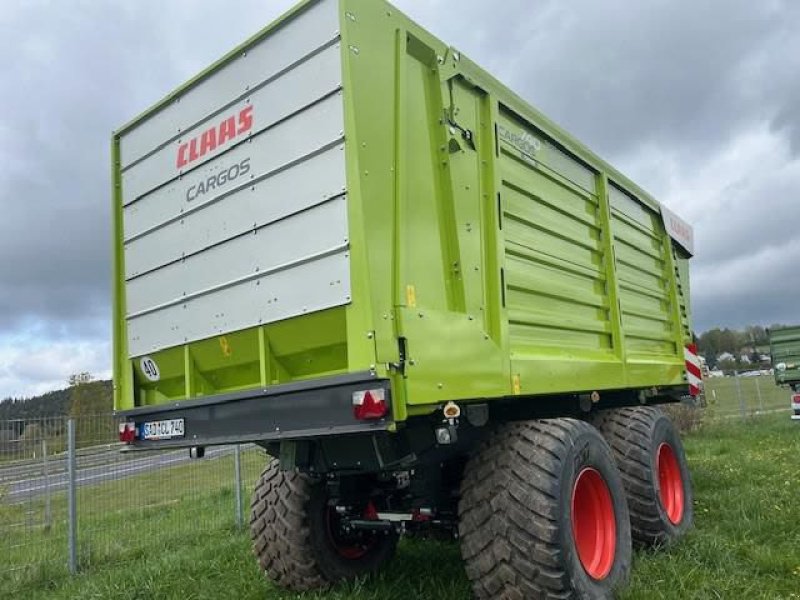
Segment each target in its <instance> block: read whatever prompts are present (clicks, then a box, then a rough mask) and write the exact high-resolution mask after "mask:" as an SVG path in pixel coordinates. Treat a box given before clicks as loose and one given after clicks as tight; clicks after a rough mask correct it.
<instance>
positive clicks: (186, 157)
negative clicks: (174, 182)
mask: <svg viewBox="0 0 800 600" xmlns="http://www.w3.org/2000/svg"><path fill="white" fill-rule="evenodd" d="M252 128H253V107H252V106H246V107H244V108H243V109H242V110H240V111H239V113H238V114H236V115H231V116H230V117H228V118H227V119H225V120H223V121H222V122H221V123H220V124H219V125H215V126H214V127H211V128H210V129H206V130H205V131H204V132H203V133H201V134H200V135H198V136H196V137H194V138H192V139H191V140H189V141H188V142H184V143H182V144H181V145H180V146H178V158H177V161H176V164H177V167H178V168H179V169H182V168H183V167H185V166H186V165H188V164H190V163H193V162H194V161H196V160H198V159H200V158H202V157H203V156H205V155H206V154H208V153H209V152H213V151H214V150H216V149H217V148H219V147H220V146H222V145H223V144H226V143H228V142H230V141H231V140H233V139H235V138H237V137H238V136H240V135H242V134H245V133H247V132H248V131H250V130H251V129H252Z"/></svg>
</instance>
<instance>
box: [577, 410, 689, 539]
mask: <svg viewBox="0 0 800 600" xmlns="http://www.w3.org/2000/svg"><path fill="white" fill-rule="evenodd" d="M592 422H593V423H594V425H595V426H596V427H597V428H598V429H599V430H600V432H601V433H602V434H603V436H604V437H605V438H606V441H607V442H608V444H609V445H610V446H611V449H612V451H613V452H614V458H615V459H616V461H617V467H618V468H619V471H620V473H621V474H622V483H623V485H624V486H625V493H626V495H627V497H628V510H629V511H630V514H631V533H632V535H633V539H634V541H635V542H636V543H637V544H639V545H643V546H653V545H663V544H668V543H670V542H673V541H675V540H677V539H678V538H680V537H681V536H683V535H684V534H685V533H686V532H687V531H688V530H689V529H690V528H691V526H692V520H693V518H694V511H693V510H692V507H693V493H692V481H691V476H690V473H689V465H688V464H687V462H686V453H685V452H684V450H683V443H682V442H681V437H680V434H679V433H678V431H677V429H676V428H675V426H674V425H673V423H672V421H671V420H670V418H669V417H668V416H667V415H666V414H664V412H663V411H661V410H660V409H659V408H657V407H654V406H637V407H630V408H617V409H611V410H604V411H602V412H600V413H598V414H597V415H596V416H595V417H594V418H593V421H592ZM662 444H666V445H667V446H668V447H669V448H670V449H671V453H672V455H673V458H674V460H675V463H676V465H675V466H677V471H676V472H674V473H675V475H676V476H677V474H679V476H680V481H679V482H678V481H677V480H674V479H673V480H672V481H671V483H670V482H669V481H667V482H666V483H667V485H666V486H664V487H663V488H662V485H661V481H660V478H659V473H660V472H661V473H662V474H663V471H664V469H663V468H662V469H661V470H660V469H659V465H660V464H661V463H665V464H666V461H668V460H669V458H668V457H667V456H666V455H665V454H661V456H662V457H666V458H665V460H664V461H659V456H660V449H661V448H662ZM661 452H664V451H663V450H662V451H661ZM678 484H680V487H681V488H682V489H681V490H680V491H681V493H682V496H683V498H682V502H681V504H682V510H677V507H676V500H675V493H674V492H676V491H677V490H673V493H672V494H670V493H668V488H670V487H672V488H675V487H676V486H677V485H678ZM662 490H663V491H664V495H662ZM665 498H667V501H666V503H667V504H669V505H670V506H669V507H668V506H666V505H665V500H664V499H665ZM670 498H671V501H670ZM668 508H669V511H668Z"/></svg>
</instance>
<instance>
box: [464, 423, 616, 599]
mask: <svg viewBox="0 0 800 600" xmlns="http://www.w3.org/2000/svg"><path fill="white" fill-rule="evenodd" d="M587 473H595V474H597V477H599V478H600V480H601V481H602V482H603V483H604V484H605V486H606V489H607V491H608V496H607V499H608V505H607V507H608V509H609V511H613V520H614V522H615V524H616V527H615V528H614V529H615V531H614V532H613V534H612V535H610V539H611V540H613V544H614V548H613V550H612V552H611V553H610V562H609V563H608V564H610V566H607V573H605V575H603V576H602V577H597V578H595V577H592V576H591V575H590V574H589V572H587V568H585V567H584V565H583V562H582V560H581V556H580V551H579V549H578V547H577V543H576V535H577V534H576V533H574V532H573V518H574V516H575V515H577V514H578V512H579V511H578V510H576V511H575V515H574V514H573V504H574V503H573V499H574V497H576V496H577V495H578V494H576V493H575V488H576V483H577V482H578V481H579V479H580V480H581V481H583V476H585V475H586V474H587ZM592 477H594V475H592ZM582 512H585V511H582ZM579 518H580V517H579ZM459 534H460V538H461V553H462V556H463V558H464V561H465V563H466V570H467V576H468V577H469V579H470V581H471V582H472V587H473V590H474V592H475V596H476V597H477V598H479V599H485V598H501V599H508V600H510V599H515V600H516V599H519V600H522V599H525V598H592V599H594V598H613V596H614V591H615V590H616V589H618V588H619V587H621V586H622V585H624V583H625V582H626V581H627V578H628V575H629V573H630V566H631V536H630V523H629V521H628V508H627V505H626V503H625V492H624V490H623V488H622V482H621V481H620V476H619V474H618V473H617V469H616V466H615V465H614V459H613V457H612V455H611V451H610V449H609V448H608V445H607V444H606V442H605V441H604V440H603V438H602V437H601V435H600V434H599V432H598V431H597V430H596V429H595V428H594V427H592V426H591V425H589V424H588V423H584V422H582V421H578V420H575V419H549V420H541V421H528V422H522V423H512V424H507V425H504V426H501V427H500V428H498V429H497V430H496V431H495V432H494V433H493V434H492V435H491V436H490V437H489V439H488V440H487V441H485V442H484V443H483V444H482V445H481V447H480V448H479V450H478V451H477V453H476V454H475V455H474V456H473V457H472V458H471V459H470V461H469V462H468V463H467V467H466V469H465V474H464V479H463V481H462V485H461V500H460V503H459Z"/></svg>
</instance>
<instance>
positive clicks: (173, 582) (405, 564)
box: [0, 413, 800, 600]
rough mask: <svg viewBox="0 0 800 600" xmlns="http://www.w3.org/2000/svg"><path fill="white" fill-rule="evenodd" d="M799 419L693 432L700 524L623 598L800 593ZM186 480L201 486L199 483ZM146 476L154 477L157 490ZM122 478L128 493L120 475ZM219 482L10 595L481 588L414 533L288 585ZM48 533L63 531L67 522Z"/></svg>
mask: <svg viewBox="0 0 800 600" xmlns="http://www.w3.org/2000/svg"><path fill="white" fill-rule="evenodd" d="M799 425H800V423H792V422H790V420H789V418H788V415H787V414H785V413H777V414H769V415H766V416H760V417H757V418H753V419H747V420H745V421H739V420H722V421H717V422H714V423H712V424H710V425H706V426H705V427H704V428H703V429H701V430H700V431H698V432H695V433H693V434H690V435H688V436H687V438H686V446H687V451H688V455H689V461H690V463H691V467H692V471H693V476H694V481H695V491H696V503H695V512H696V528H695V529H694V530H693V531H692V532H691V534H690V535H689V536H688V537H687V538H686V539H685V540H684V541H683V542H682V543H680V544H678V545H676V546H674V547H672V548H669V549H666V550H661V551H658V552H654V551H638V552H637V553H636V555H635V559H634V571H633V575H632V580H631V584H630V586H629V588H628V589H627V590H625V591H624V592H623V593H622V594H621V597H622V598H624V599H626V600H632V599H639V598H697V599H705V598H737V599H751V598H765V599H779V598H786V599H789V598H800V520H798V519H797V515H796V512H797V509H796V505H797V502H798V501H800V469H799V468H798V457H800V427H798V426H799ZM249 460H258V458H257V457H255V458H250V459H249ZM250 466H251V467H256V466H257V465H254V464H253V465H250ZM192 468H195V467H193V466H192V467H185V466H184V467H176V468H175V469H172V471H176V472H177V473H174V476H176V477H181V476H183V477H188V475H186V474H181V473H180V471H181V470H186V469H192ZM226 468H227V467H226ZM249 472H251V471H250V470H248V473H249ZM198 476H199V475H198ZM136 479H140V480H144V479H145V478H142V477H139V478H136ZM140 483H141V485H142V486H144V487H142V488H141V489H139V490H137V498H140V499H141V498H143V497H144V496H146V495H147V494H148V493H150V494H151V495H154V494H155V492H156V491H157V490H158V489H159V488H158V486H157V485H156V484H155V483H152V484H146V483H144V482H143V481H141V482H140ZM185 483H187V484H188V483H191V485H190V486H189V487H191V488H192V489H195V490H196V489H202V488H199V487H198V486H197V485H196V484H197V483H198V482H196V481H192V482H189V481H188V480H186V481H185ZM201 483H202V482H201ZM106 485H111V484H104V485H103V486H95V488H93V492H91V493H94V494H95V495H96V497H95V501H96V502H98V503H99V502H104V501H108V502H111V501H112V499H111V497H110V496H109V497H107V498H106V500H101V498H102V497H103V494H104V493H105V492H104V491H103V489H102V488H103V487H104V486H106ZM126 485H130V482H129V483H128V484H126ZM147 485H151V486H152V487H151V489H150V491H149V492H148V488H147V487H146V486H147ZM113 486H117V492H115V493H119V488H118V486H119V484H113ZM113 486H112V487H113ZM212 488H213V489H212V490H211V491H209V492H206V493H204V494H202V495H196V494H195V495H193V496H178V497H177V498H176V499H173V500H172V501H170V502H167V503H164V501H163V491H162V492H161V493H160V494H159V495H157V497H158V498H159V499H160V500H159V501H158V502H156V503H154V504H152V505H149V506H148V505H147V501H146V499H145V500H142V503H143V506H142V507H141V508H140V509H139V510H135V511H126V512H120V511H114V510H111V511H107V513H106V514H103V515H102V516H101V515H99V514H98V515H95V516H94V517H93V521H92V524H91V528H90V530H89V531H88V532H85V533H82V535H83V538H82V557H81V558H82V564H83V565H85V570H84V571H83V572H82V573H81V574H79V575H78V576H77V577H74V578H73V577H70V576H69V575H68V574H67V573H66V570H65V568H64V567H63V565H62V563H61V562H60V561H58V562H50V563H46V565H45V566H43V567H40V568H38V569H33V570H26V571H20V572H16V574H14V575H8V574H6V575H4V576H0V598H18V597H25V598H63V599H67V598H69V599H72V598H97V599H101V598H103V599H104V598H126V599H134V598H148V599H150V598H174V599H176V600H177V599H181V600H183V599H200V598H208V599H211V598H242V599H248V598H252V599H256V598H258V599H267V600H278V599H288V598H305V599H311V598H330V599H342V598H353V599H357V600H366V599H376V600H377V599H398V600H399V599H403V600H407V599H409V598H415V599H416V598H420V599H443V600H449V599H453V600H455V599H461V598H469V597H470V591H469V585H468V583H467V581H466V578H465V576H464V572H463V568H462V565H461V561H460V557H459V550H458V546H457V545H456V544H448V543H437V542H421V541H410V540H404V541H403V542H402V543H401V545H400V549H399V552H398V556H397V558H396V559H395V561H394V562H393V563H392V564H391V566H390V567H389V569H388V570H387V571H386V572H385V573H383V574H381V575H379V576H376V577H374V578H371V579H367V580H364V581H358V582H355V583H350V584H346V585H341V586H338V587H336V588H334V589H333V590H331V591H329V592H328V593H327V594H309V595H305V596H297V595H294V594H288V593H286V592H282V591H280V590H277V589H275V588H273V587H271V586H270V585H269V584H268V583H267V582H266V581H265V580H264V578H263V577H262V575H261V574H260V573H259V572H258V570H257V569H256V567H255V563H254V560H253V557H252V555H251V553H250V547H249V542H248V539H247V533H246V532H245V531H238V530H235V529H234V528H233V527H231V525H230V523H232V516H231V506H232V490H231V488H230V486H227V487H226V486H224V485H216V487H214V486H212ZM128 489H130V488H128ZM162 489H163V488H162ZM85 493H90V492H89V490H88V489H87V490H86V492H85ZM109 493H110V492H109ZM98 495H99V496H98ZM153 497H154V498H155V497H156V495H154V496H153ZM109 507H110V504H109ZM59 510H60V509H59ZM198 520H201V521H202V526H197V523H196V522H195V521H198ZM42 535H44V534H42ZM47 535H50V536H54V538H55V539H60V537H59V536H58V532H57V531H51V532H50V534H47ZM62 537H63V536H62ZM52 541H54V542H55V540H52ZM59 543H60V542H59ZM3 558H4V559H5V557H3Z"/></svg>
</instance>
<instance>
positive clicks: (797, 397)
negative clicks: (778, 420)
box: [792, 394, 800, 404]
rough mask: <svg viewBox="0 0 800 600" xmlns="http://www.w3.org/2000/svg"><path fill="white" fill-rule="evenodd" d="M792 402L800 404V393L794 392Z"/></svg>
mask: <svg viewBox="0 0 800 600" xmlns="http://www.w3.org/2000/svg"><path fill="white" fill-rule="evenodd" d="M792 404H800V394H792Z"/></svg>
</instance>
